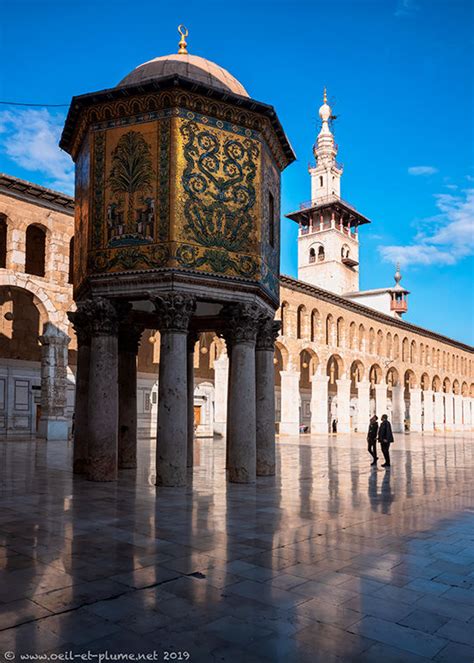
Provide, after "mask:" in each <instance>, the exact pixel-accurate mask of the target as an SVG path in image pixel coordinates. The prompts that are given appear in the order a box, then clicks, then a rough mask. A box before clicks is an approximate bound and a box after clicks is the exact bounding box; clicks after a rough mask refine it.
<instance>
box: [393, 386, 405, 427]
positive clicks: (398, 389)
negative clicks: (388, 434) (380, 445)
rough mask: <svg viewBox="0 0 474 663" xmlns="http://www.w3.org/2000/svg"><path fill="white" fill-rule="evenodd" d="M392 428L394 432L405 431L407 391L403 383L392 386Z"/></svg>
mask: <svg viewBox="0 0 474 663" xmlns="http://www.w3.org/2000/svg"><path fill="white" fill-rule="evenodd" d="M392 429H393V432H394V433H404V432H405V393H404V389H403V386H402V385H401V384H397V385H394V386H393V387H392Z"/></svg>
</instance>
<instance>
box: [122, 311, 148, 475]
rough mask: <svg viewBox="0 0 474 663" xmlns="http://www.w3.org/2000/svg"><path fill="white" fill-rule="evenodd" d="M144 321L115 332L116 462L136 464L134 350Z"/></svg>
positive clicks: (130, 465) (135, 363) (123, 325)
mask: <svg viewBox="0 0 474 663" xmlns="http://www.w3.org/2000/svg"><path fill="white" fill-rule="evenodd" d="M143 329H144V328H143V325H138V324H134V323H126V322H124V323H122V324H120V326H119V336H118V352H119V355H118V393H119V427H118V466H119V469H134V468H135V467H136V466H137V354H138V347H139V345H140V338H141V335H142V333H143Z"/></svg>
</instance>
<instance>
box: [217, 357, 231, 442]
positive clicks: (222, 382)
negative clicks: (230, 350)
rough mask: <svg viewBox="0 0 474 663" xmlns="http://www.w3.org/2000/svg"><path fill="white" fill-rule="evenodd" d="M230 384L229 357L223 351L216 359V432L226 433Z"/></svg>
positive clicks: (218, 433) (219, 433)
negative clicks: (228, 388)
mask: <svg viewBox="0 0 474 663" xmlns="http://www.w3.org/2000/svg"><path fill="white" fill-rule="evenodd" d="M228 384H229V357H228V356H227V354H225V353H222V354H221V356H220V357H219V358H218V359H215V360H214V432H215V433H216V434H217V435H225V432H226V425H227V387H228Z"/></svg>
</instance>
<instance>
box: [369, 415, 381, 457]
mask: <svg viewBox="0 0 474 663" xmlns="http://www.w3.org/2000/svg"><path fill="white" fill-rule="evenodd" d="M378 429H379V424H378V421H377V415H376V414H374V416H373V417H371V418H370V422H369V430H368V432H367V448H368V450H369V454H370V455H371V456H372V458H373V461H372V463H370V464H371V465H377V431H378Z"/></svg>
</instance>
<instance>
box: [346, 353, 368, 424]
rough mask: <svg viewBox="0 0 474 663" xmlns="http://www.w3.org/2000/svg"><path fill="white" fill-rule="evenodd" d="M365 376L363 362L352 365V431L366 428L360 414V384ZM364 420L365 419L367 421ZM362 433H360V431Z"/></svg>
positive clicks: (354, 362) (355, 362)
mask: <svg viewBox="0 0 474 663" xmlns="http://www.w3.org/2000/svg"><path fill="white" fill-rule="evenodd" d="M364 375H365V369H364V365H363V363H362V362H361V361H359V360H356V361H353V362H352V364H351V369H350V378H351V402H350V425H351V431H355V430H359V427H360V428H361V430H362V427H363V426H364V427H365V426H366V422H365V421H364V422H363V423H362V422H361V420H360V417H359V413H360V411H361V410H360V409H359V405H360V402H359V397H360V396H361V395H360V394H359V389H360V387H359V383H360V382H362V380H363V379H364ZM365 418H368V417H365ZM365 418H364V419H365ZM359 432H360V431H359Z"/></svg>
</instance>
